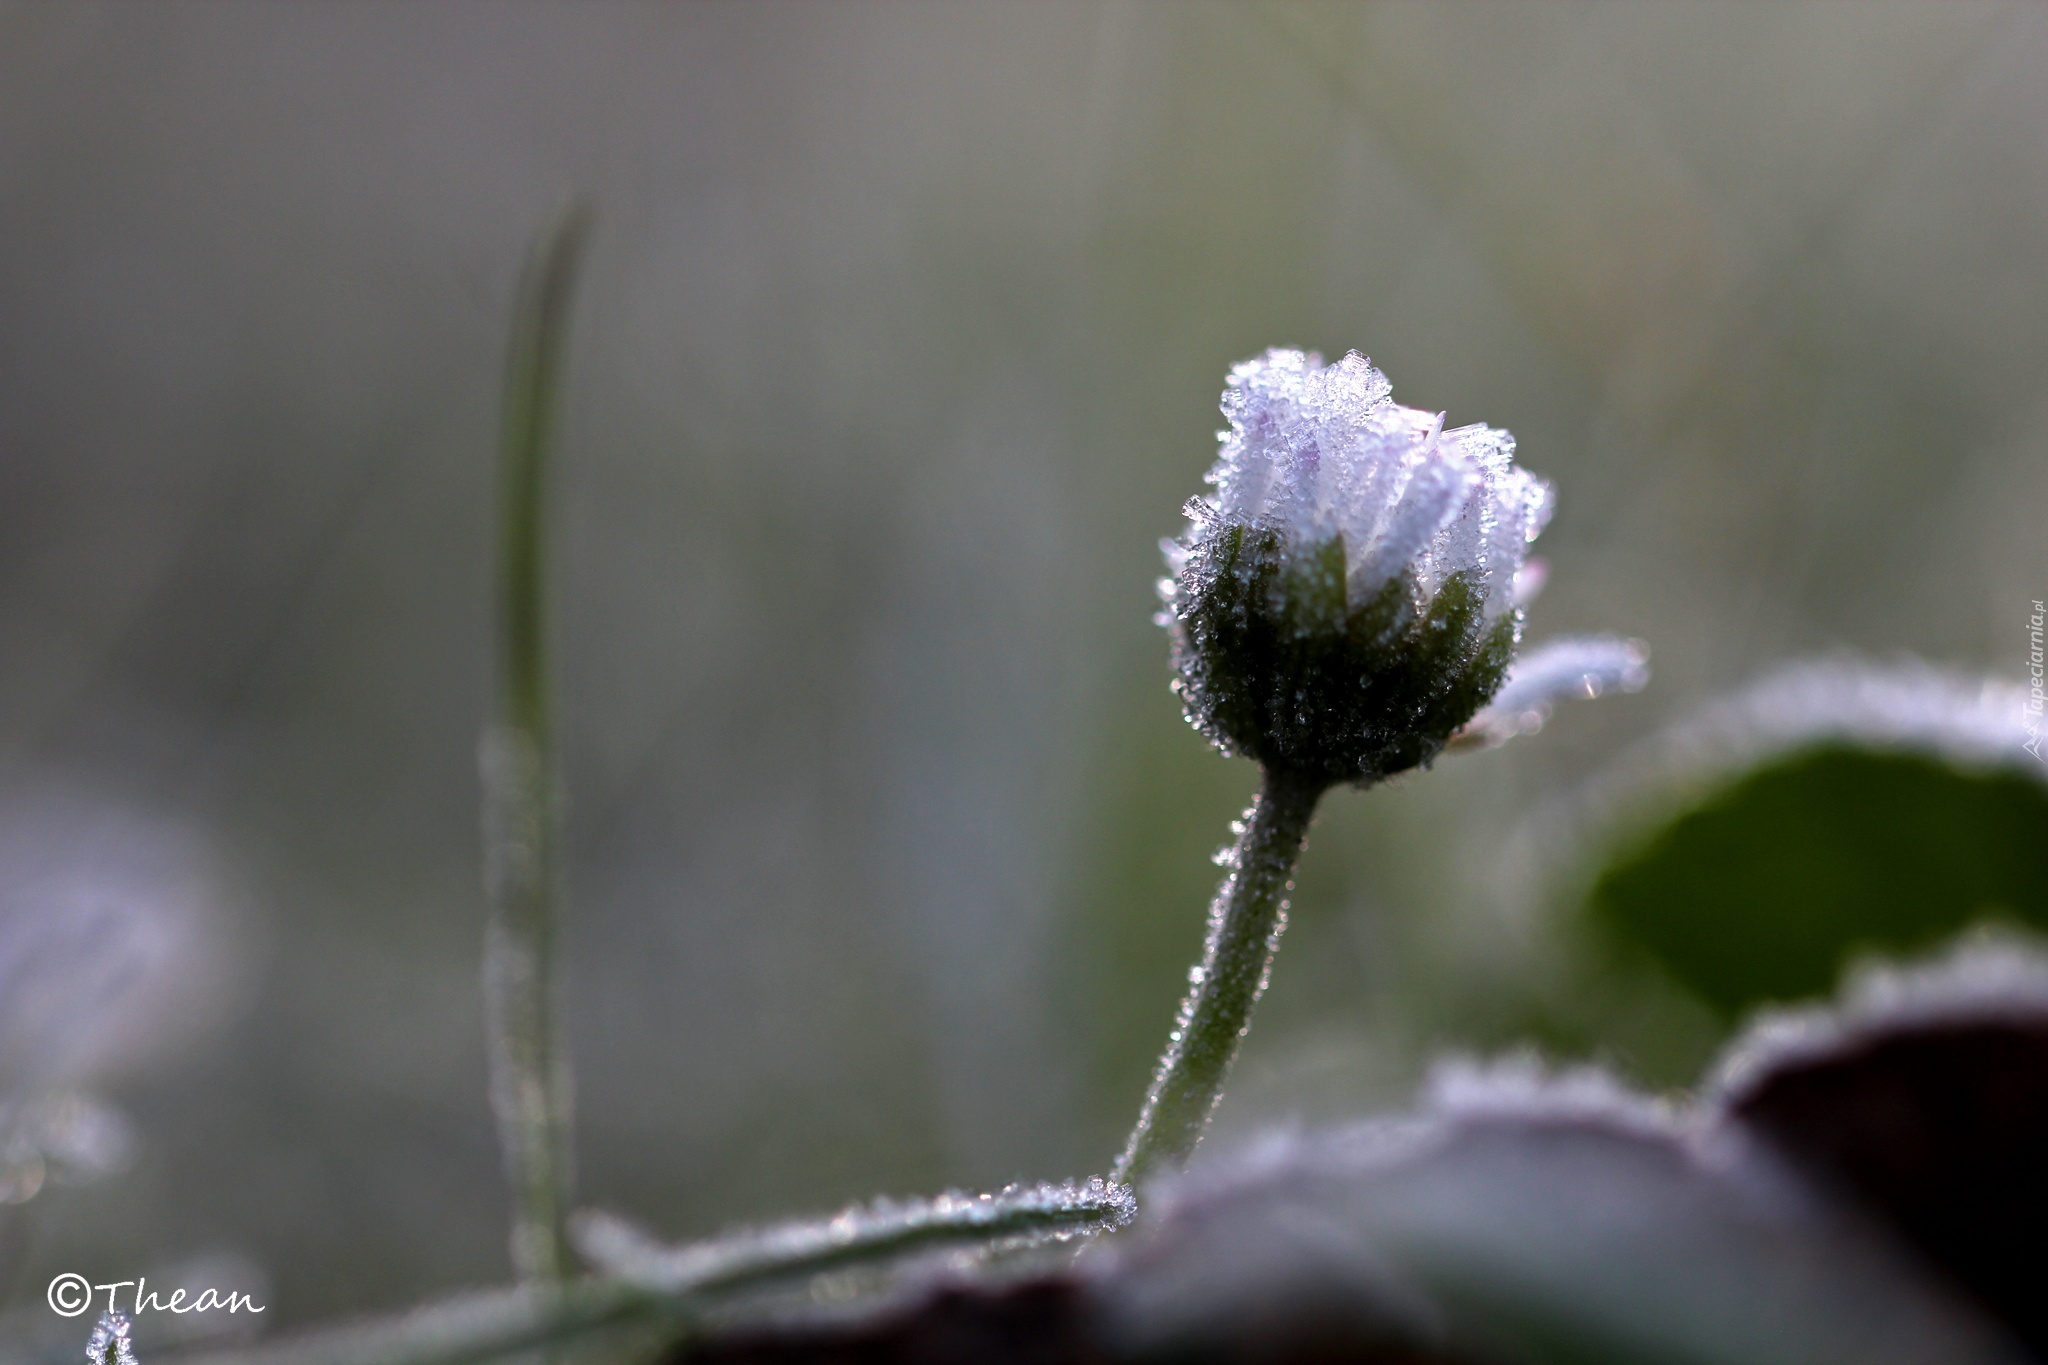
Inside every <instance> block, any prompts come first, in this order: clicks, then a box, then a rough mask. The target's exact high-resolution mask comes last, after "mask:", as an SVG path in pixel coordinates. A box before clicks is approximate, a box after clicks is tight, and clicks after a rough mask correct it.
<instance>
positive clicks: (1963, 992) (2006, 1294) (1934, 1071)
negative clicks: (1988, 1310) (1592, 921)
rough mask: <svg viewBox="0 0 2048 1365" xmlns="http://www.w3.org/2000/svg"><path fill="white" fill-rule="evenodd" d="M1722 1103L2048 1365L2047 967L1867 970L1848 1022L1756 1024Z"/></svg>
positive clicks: (2024, 961) (1992, 952) (1975, 955)
mask: <svg viewBox="0 0 2048 1365" xmlns="http://www.w3.org/2000/svg"><path fill="white" fill-rule="evenodd" d="M1715 1092H1716V1102H1717V1103H1718V1104H1719V1105H1721V1106H1722V1107H1723V1109H1724V1111H1725V1112H1726V1114H1727V1115H1728V1117H1729V1119H1730V1120H1731V1121H1732V1122H1734V1123H1737V1124H1739V1125H1741V1126H1743V1127H1745V1128H1747V1129H1749V1130H1751V1131H1754V1132H1758V1133H1761V1134H1763V1135H1764V1136H1765V1137H1766V1138H1767V1139H1768V1140H1769V1141H1770V1142H1771V1143H1772V1144H1773V1145H1774V1146H1775V1147H1776V1148H1778V1149H1779V1150H1780V1151H1782V1152H1783V1153H1784V1154H1785V1155H1786V1156H1787V1157H1788V1158H1789V1159H1790V1160H1791V1161H1792V1162H1793V1163H1794V1164H1795V1165H1797V1166H1799V1167H1800V1168H1801V1169H1802V1170H1804V1171H1805V1172H1806V1173H1807V1174H1808V1175H1809V1176H1810V1177H1811V1178H1812V1179H1814V1180H1815V1181H1816V1182H1819V1183H1821V1184H1823V1185H1826V1186H1829V1187H1831V1188H1834V1189H1837V1190H1839V1191H1840V1192H1842V1193H1844V1194H1846V1195H1847V1196H1849V1197H1850V1198H1853V1199H1855V1200H1857V1201H1859V1202H1861V1203H1863V1204H1864V1205H1865V1206H1866V1207H1868V1208H1870V1209H1872V1210H1875V1211H1877V1212H1879V1213H1881V1214H1882V1216H1883V1217H1884V1218H1885V1219H1886V1221H1887V1222H1889V1223H1890V1224H1891V1225H1892V1226H1893V1227H1894V1228H1895V1229H1897V1231H1898V1232H1900V1233H1901V1234H1902V1235H1903V1236H1904V1237H1905V1238H1906V1239H1908V1240H1909V1241H1910V1242H1911V1243H1912V1244H1913V1246H1914V1248H1915V1249H1916V1250H1918V1251H1919V1252H1920V1253H1921V1254H1923V1255H1924V1256H1926V1257H1927V1258H1928V1259H1929V1260H1931V1261H1933V1262H1934V1263H1935V1264H1937V1265H1939V1266H1940V1267H1941V1268H1942V1270H1943V1271H1944V1272H1946V1273H1947V1274H1948V1275H1949V1276H1950V1277H1951V1278H1952V1279H1954V1280H1955V1281H1956V1282H1957V1283H1959V1284H1962V1285H1964V1286H1966V1287H1967V1288H1968V1289H1969V1290H1970V1291H1971V1292H1972V1293H1974V1294H1976V1295H1977V1296H1978V1297H1979V1298H1981V1299H1982V1300H1983V1301H1984V1302H1985V1303H1987V1304H1989V1305H1991V1306H1992V1307H1993V1308H1994V1309H1996V1310H1997V1311H1998V1312H1999V1314H2000V1315H2001V1316H2003V1317H2004V1319H2005V1320H2006V1322H2007V1323H2008V1324H2009V1325H2010V1326H2011V1327H2012V1329H2013V1330H2014V1332H2015V1333H2016V1334H2018V1335H2019V1336H2020V1338H2021V1339H2022V1340H2023V1341H2024V1342H2025V1343H2026V1344H2027V1346H2028V1347H2029V1348H2030V1349H2032V1350H2033V1351H2034V1352H2035V1353H2036V1354H2043V1355H2048V1293H2043V1289H2042V1268H2043V1265H2044V1264H2048V1249H2044V1234H2043V1229H2044V1228H2048V963H2044V962H2043V960H2042V959H2041V958H2039V957H2037V956H2033V955H2030V954H2027V953H2025V952H2023V951H2021V950H2019V949H2017V948H2015V947H2013V946H2011V945H2009V944H2001V943H1998V942H1995V941H1994V942H1986V943H1978V944H1971V945H1967V946H1965V947H1964V948H1963V949H1961V950H1960V951H1958V952H1956V953H1955V954H1953V955H1952V956H1950V957H1949V958H1947V959H1945V960H1943V961H1941V962H1938V963H1936V964H1935V965H1933V966H1932V967H1929V968H1923V969H1920V970H1916V971H1909V972H1900V971H1896V970H1886V969H1880V970H1872V971H1868V972H1866V973H1865V974H1864V975H1863V976H1862V977H1861V979H1859V980H1858V981H1857V982H1856V983H1855V984H1854V985H1853V986H1852V987H1851V989H1850V991H1849V992H1848V996H1847V999H1846V1001H1845V1002H1844V1004H1843V1005H1842V1006H1841V1007H1840V1008H1837V1009H1828V1010H1808V1011H1801V1012H1798V1013H1787V1014H1780V1015H1774V1016H1768V1017H1766V1018H1765V1019H1763V1020H1761V1021H1759V1022H1758V1023H1757V1024H1756V1025H1755V1026H1754V1027H1753V1028H1752V1029H1751V1030H1750V1031H1749V1034H1748V1035H1747V1037H1746V1038H1745V1039H1744V1040H1743V1041H1742V1042H1741V1043H1739V1044H1738V1045H1737V1046H1736V1047H1735V1048H1734V1049H1732V1050H1731V1051H1730V1053H1729V1056H1728V1059H1727V1060H1726V1061H1725V1062H1724V1063H1723V1065H1722V1072H1721V1076H1720V1079H1719V1081H1718V1082H1717V1084H1716V1087H1715Z"/></svg>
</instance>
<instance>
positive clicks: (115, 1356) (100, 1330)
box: [85, 1309, 135, 1365]
mask: <svg viewBox="0 0 2048 1365" xmlns="http://www.w3.org/2000/svg"><path fill="white" fill-rule="evenodd" d="M85 1358H86V1359H87V1360H88V1361H90V1362H92V1365H135V1348H134V1347H133V1346H131V1345H130V1344H129V1342H128V1315H127V1314H126V1313H123V1312H121V1311H120V1310H119V1309H109V1310H108V1311H107V1312H104V1313H102V1314H100V1320H99V1324H98V1325H97V1326H95V1327H94V1328H93V1329H92V1336H91V1337H90V1338H89V1339H88V1340H87V1341H86V1343H85Z"/></svg>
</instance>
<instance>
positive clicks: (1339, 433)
mask: <svg viewBox="0 0 2048 1365" xmlns="http://www.w3.org/2000/svg"><path fill="white" fill-rule="evenodd" d="M1223 414H1224V416H1225V417H1227V418H1228V419H1229V421H1230V426H1229V429H1228V430H1226V431H1224V432H1222V433H1221V434H1220V436H1221V440H1222V451H1221V453H1220V454H1219V455H1218V457H1217V460H1216V465H1215V467H1214V468H1213V469H1211V470H1210V471H1209V476H1208V481H1209V482H1210V483H1211V484H1213V485H1214V486H1215V492H1214V493H1213V494H1211V495H1209V496H1207V497H1202V498H1196V499H1195V500H1194V501H1192V502H1190V503H1189V504H1188V507H1187V512H1188V516H1189V519H1190V525H1189V527H1188V530H1187V533H1186V534H1185V535H1184V536H1182V537H1181V538H1180V539H1179V540H1177V541H1171V542H1169V543H1168V544H1167V547H1166V553H1167V562H1168V565H1169V566H1170V567H1171V569H1172V570H1173V576H1172V578H1170V579H1168V580H1167V581H1166V582H1165V583H1163V584H1162V585H1161V591H1162V594H1163V595H1164V597H1165V599H1166V611H1165V613H1164V614H1163V615H1162V617H1161V620H1162V622H1163V623H1164V624H1165V625H1166V626H1167V627H1168V628H1169V629H1170V630H1171V631H1172V633H1173V642H1174V667H1175V671H1176V672H1177V674H1178V677H1177V679H1176V681H1175V684H1174V686H1175V690H1176V691H1178V692H1179V693H1180V696H1181V700H1182V703H1183V705H1184V706H1185V707H1186V708H1187V714H1188V719H1189V720H1190V721H1192V722H1193V723H1194V724H1195V725H1196V726H1197V727H1199V728H1200V729H1201V730H1202V731H1203V732H1204V733H1205V734H1207V735H1208V736H1209V738H1210V739H1212V740H1213V741H1215V743H1216V744H1217V745H1218V746H1219V747H1221V748H1222V749H1223V750H1224V751H1225V752H1227V753H1233V754H1241V755H1244V756H1246V757H1250V758H1255V759H1258V760H1259V761H1260V762H1261V763H1264V764H1266V765H1267V766H1268V767H1278V768H1284V769H1288V770H1290V771H1292V772H1294V773H1296V774H1299V775H1302V776H1307V777H1312V778H1322V779H1324V780H1327V781H1330V782H1357V783H1369V782H1373V781H1376V780H1378V779H1380V778H1383V777H1387V776H1390V775H1392V774H1394V773H1397V772H1401V771H1403V770H1405V769H1408V768H1413V767H1416V766H1418V765H1420V764H1424V763H1427V762H1429V761H1430V760H1431V759H1433V758H1434V757H1435V756H1436V755H1437V753H1438V751H1440V750H1441V749H1442V748H1443V745H1444V742H1445V741H1446V740H1447V739H1448V738H1449V737H1450V736H1451V734H1452V733H1453V732H1454V731H1456V730H1457V729H1458V727H1459V726H1461V725H1463V724H1464V723H1465V722H1466V721H1467V720H1469V719H1470V718H1471V717H1472V715H1473V713H1474V712H1475V711H1477V710H1478V709H1479V708H1480V706H1482V705H1483V704H1484V703H1485V702H1486V700H1487V699H1488V698H1489V697H1491V696H1492V695H1493V693H1494V690H1495V689H1496V688H1498V687H1499V685H1500V682H1501V679H1502V677H1503V676H1504V675H1505V674H1506V672H1507V668H1508V665H1509V663H1510V662H1511V661H1512V660H1513V657H1514V651H1515V645H1516V643H1517V641H1518V639H1519V633H1520V629H1521V612H1520V610H1519V608H1518V607H1517V605H1516V595H1515V576H1516V574H1517V573H1518V572H1519V571H1520V570H1521V568H1522V564H1523V560H1524V558H1525V557H1526V556H1527V554H1528V548H1529V542H1530V541H1532V540H1534V539H1535V538H1536V534H1537V532H1539V531H1541V530H1542V529H1543V524H1544V523H1545V521H1547V520H1548V519H1549V515H1550V505H1551V490H1550V485H1549V484H1547V483H1545V482H1544V481H1543V480H1542V479H1539V478H1537V477H1536V476H1534V475H1532V474H1530V473H1528V472H1527V471H1525V470H1522V469H1518V468H1516V467H1515V464H1514V452H1515V442H1514V438H1513V437H1512V436H1510V435H1509V434H1508V433H1507V432H1505V431H1499V430H1496V429H1494V428H1492V427H1485V426H1467V427H1456V428H1453V429H1451V430H1448V431H1446V430H1445V429H1444V426H1443V417H1442V415H1441V414H1438V413H1430V412H1421V411H1418V410H1417V409H1414V408H1404V407H1401V406H1400V405H1398V404H1396V403H1395V402H1394V401H1393V397H1392V386H1391V385H1390V384H1389V383H1388V382H1387V377H1386V376H1385V375H1384V374H1381V373H1380V372H1379V371H1378V370H1377V369H1375V368H1374V367H1373V365H1372V362H1371V361H1369V360H1367V359H1366V358H1365V357H1364V356H1362V355H1360V354H1358V353H1357V352H1356V351H1353V352H1351V353H1350V354H1349V355H1346V356H1345V357H1344V358H1343V359H1342V360H1339V361H1338V362H1337V363H1336V364H1334V365H1328V366H1326V365H1324V364H1323V363H1322V357H1321V356H1319V355H1316V354H1315V353H1313V352H1302V351H1293V350H1277V349H1276V350H1271V351H1268V352H1266V354H1265V355H1264V356H1262V357H1260V358H1259V359H1257V360H1248V361H1246V362H1244V363H1243V364H1241V365H1239V366H1237V367H1236V368H1235V369H1233V370H1232V371H1231V372H1230V378H1229V381H1228V385H1227V387H1226V388H1225V389H1224V391H1223Z"/></svg>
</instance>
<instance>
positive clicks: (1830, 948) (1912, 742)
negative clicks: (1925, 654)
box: [1584, 665, 2048, 1017]
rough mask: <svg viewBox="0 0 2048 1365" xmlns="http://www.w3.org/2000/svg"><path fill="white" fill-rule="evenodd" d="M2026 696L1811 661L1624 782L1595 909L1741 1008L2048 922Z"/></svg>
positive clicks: (2047, 829)
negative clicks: (2009, 925)
mask: <svg viewBox="0 0 2048 1365" xmlns="http://www.w3.org/2000/svg"><path fill="white" fill-rule="evenodd" d="M2019 721H2020V712H2019V707H2018V705H2017V701H2016V697H2015V693H2014V691H2013V690H2011V689H2005V688H2001V687H1998V686H1997V685H1986V684H1981V683H1978V682H1975V681H1969V680H1963V679H1956V678H1951V677H1946V676H1943V675H1939V674H1935V673H1932V672H1930V671H1928V670H1925V669H1918V668H1905V669H1889V670H1875V669H1867V668H1850V667H1844V666H1841V665H1831V666H1822V667H1818V668H1816V667H1812V666H1808V667H1806V668H1802V669H1795V670H1792V671H1791V672H1788V673H1786V674H1783V675H1780V676H1779V677H1777V678H1774V679H1772V680H1769V681H1767V682H1766V683H1765V684H1763V685H1762V686H1760V687H1758V688H1755V689H1752V690H1751V691H1750V692H1749V693H1746V694H1744V695H1743V696H1740V697H1738V698H1737V699H1735V701H1734V702H1732V703H1730V704H1728V705H1726V706H1724V707H1722V708H1720V709H1718V710H1717V711H1716V712H1713V713H1710V715H1709V716H1708V717H1706V718H1704V719H1703V720H1702V721H1700V722H1696V723H1694V724H1693V725H1690V726H1687V727H1683V728H1682V729H1681V730H1680V731H1679V732H1677V733H1676V734H1675V735H1673V736H1671V737H1670V738H1669V739H1668V740H1667V741H1666V743H1665V744H1664V746H1663V750H1662V754H1663V759H1662V761H1661V762H1653V763H1652V764H1651V765H1650V767H1651V769H1652V773H1651V774H1650V775H1649V776H1647V777H1643V776H1641V775H1639V776H1638V777H1637V778H1636V779H1635V780H1633V781H1625V782H1623V783H1621V784H1619V786H1618V789H1617V790H1613V791H1610V792H1609V794H1608V802H1607V804H1608V806H1609V809H1610V810H1617V811H1625V812H1627V813H1628V814H1627V816H1626V817H1625V818H1620V819H1615V820H1611V821H1609V822H1607V823H1608V830H1609V833H1608V837H1607V838H1606V839H1605V840H1604V841H1603V842H1602V846H1601V849H1600V856H1599V857H1598V858H1597V860H1596V861H1595V863H1594V865H1593V866H1594V871H1593V873H1592V875H1591V877H1590V879H1589V883H1588V890H1587V894H1586V897H1585V901H1584V908H1585V911H1586V914H1587V915H1588V917H1589V919H1590V921H1591V922H1592V923H1593V924H1594V925H1595V926H1597V928H1598V929H1599V930H1600V931H1601V932H1602V933H1603V934H1604V936H1605V937H1607V938H1608V939H1609V940H1610V941H1612V942H1615V943H1619V944H1621V945H1624V946H1625V947H1627V948H1629V949H1633V950H1636V951H1639V952H1640V953H1642V954H1644V955H1647V957H1648V958H1649V959H1651V960H1652V961H1654V962H1655V963H1656V964H1657V965H1658V966H1659V967H1661V968H1662V969H1663V971H1664V972H1665V973H1666V974H1667V975H1668V976H1669V977H1670V978H1672V979H1673V980H1675V981H1677V982H1678V983H1679V984H1681V985H1682V986H1684V987H1686V988H1688V989H1689V990H1690V991H1692V992H1694V993H1695V994H1697V995H1698V996H1699V997H1700V998H1702V999H1703V1000H1705V1001H1706V1002H1708V1003H1709V1004H1710V1005H1712V1006H1713V1007H1714V1008H1715V1009H1716V1010H1717V1011H1718V1012H1720V1013H1722V1014H1723V1015H1724V1016H1727V1017H1733V1016H1734V1015H1736V1014H1737V1013H1739V1012H1741V1011H1743V1010H1745V1009H1747V1008H1748V1007H1750V1006H1753V1005H1755V1004H1757V1003H1759V1002H1764V1001H1782V1000H1793V999H1799V998H1802V997H1807V996H1814V995H1820V994H1824V993H1826V992H1827V991H1829V990H1830V989H1831V988H1832V987H1833V986H1834V984H1835V982H1836V980H1837V978H1838V976H1839V975H1840V972H1841V969H1842V967H1843V966H1844V964H1845V963H1847V962H1848V961H1849V960H1851V959H1852V958H1854V957H1856V956H1859V955H1861V954H1864V953H1869V952H1885V953H1898V952H1910V951H1913V950H1915V949H1919V948H1924V947H1926V946H1928V945H1931V944H1933V943H1935V942H1938V941H1940V940H1942V939H1945V938H1948V937H1949V936H1951V935H1952V934H1954V933H1955V932H1957V931H1958V930H1960V929H1962V928H1964V927H1965V926H1967V925H1969V924H1972V923H1974V922H1978V921H1982V920H1986V919H2006V920H2016V921H2019V922H2021V923H2024V924H2027V925H2031V926H2035V927H2039V928H2048V769H2044V768H2043V767H2042V766H2041V765H2040V764H2039V763H2038V762H2036V761H2035V760H2034V759H2033V758H2032V757H2031V755H2029V754H2027V753H2026V752H2025V751H2024V750H2023V749H2021V747H2020V745H2021V743H2022V742H2023V740H2024V738H2025V731H2024V730H2023V729H2022V728H2021V726H2020V723H2019Z"/></svg>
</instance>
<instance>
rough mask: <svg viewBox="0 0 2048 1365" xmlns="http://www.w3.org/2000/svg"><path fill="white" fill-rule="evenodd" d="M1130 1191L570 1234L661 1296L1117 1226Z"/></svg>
mask: <svg viewBox="0 0 2048 1365" xmlns="http://www.w3.org/2000/svg"><path fill="white" fill-rule="evenodd" d="M1136 1208H1137V1206H1136V1202H1135V1200H1134V1199H1133V1197H1132V1194H1131V1191H1130V1188H1129V1187H1128V1186H1125V1185H1119V1184H1114V1183H1112V1182H1110V1181H1107V1180H1104V1179H1102V1178H1101V1177H1100V1176H1096V1177H1092V1178H1090V1179H1088V1180H1086V1181H1078V1182H1077V1181H1067V1182H1064V1183H1061V1184H1056V1185H1055V1184H1040V1185H1010V1186H1006V1187H1005V1188H1003V1189H1001V1190H998V1191H996V1192H995V1193H993V1194H963V1193H958V1192H948V1193H945V1194H941V1195H937V1196H934V1197H932V1198H929V1199H904V1200H890V1199H878V1200H875V1201H874V1202H872V1203H868V1204H855V1205H851V1206H849V1207H848V1208H846V1209H843V1210H841V1211H840V1212H839V1213H837V1214H835V1215H833V1216H832V1217H830V1218H825V1219H814V1220H807V1221H793V1222H788V1223H777V1224H772V1225H769V1226H767V1227H761V1228H753V1229H747V1230H743V1231H740V1232H736V1233H732V1234H729V1235H727V1236H725V1237H720V1238H717V1239H714V1240H712V1241H708V1242H697V1243H693V1244H690V1245H687V1246H680V1247H670V1246H665V1245H663V1244H662V1243H660V1242H659V1241H657V1240H655V1239H654V1238H652V1237H650V1236H648V1235H647V1234H646V1233H644V1232H641V1231H640V1230H639V1229H637V1228H635V1227H634V1226H633V1225H632V1224H630V1223H628V1222H626V1221H625V1220H624V1219H621V1218H618V1217H616V1216H613V1215H610V1214H604V1213H585V1214H581V1215H579V1216H578V1218H577V1219H576V1222H575V1226H574V1236H575V1239H576V1244H577V1248H578V1250H580V1251H581V1252H582V1253H583V1254H584V1255H585V1256H586V1257H588V1258H589V1260H590V1261H591V1262H592V1263H593V1264H595V1265H597V1266H600V1267H602V1268H603V1269H605V1270H606V1271H608V1272H610V1273H611V1274H613V1275H616V1276H618V1277H619V1278H620V1279H622V1280H625V1281H627V1282H629V1283H632V1284H636V1285H639V1286H641V1287H643V1288H646V1289H649V1290H652V1291H654V1292H657V1293H661V1294H665V1295H673V1294H688V1293H696V1292H708V1291H711V1290H716V1289H730V1288H740V1287H743V1286H746V1285H750V1284H755V1283H760V1282H765V1281H769V1280H774V1279H781V1278H786V1277H791V1276H799V1275H810V1274H815V1273H818V1272H821V1271H826V1270H832V1269H836V1268H839V1267H841V1266H844V1265H848V1264H855V1263H861V1264H871V1263H879V1262H884V1261H886V1260H887V1259H888V1258H889V1257H891V1256H894V1255H900V1254H905V1253H909V1252H915V1251H921V1250H926V1249H930V1248H935V1247H942V1246H947V1245H962V1244H978V1245H987V1244H1005V1245H1017V1244H1025V1243H1034V1242H1039V1241H1051V1240H1059V1239H1064V1238H1069V1237H1074V1236H1078V1235H1082V1234H1085V1233H1089V1232H1094V1231H1098V1230H1101V1229H1104V1228H1113V1227H1121V1226H1122V1225H1123V1224H1125V1223H1127V1222H1129V1221H1130V1219H1131V1217H1132V1216H1133V1214H1134V1213H1135V1212H1136Z"/></svg>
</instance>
